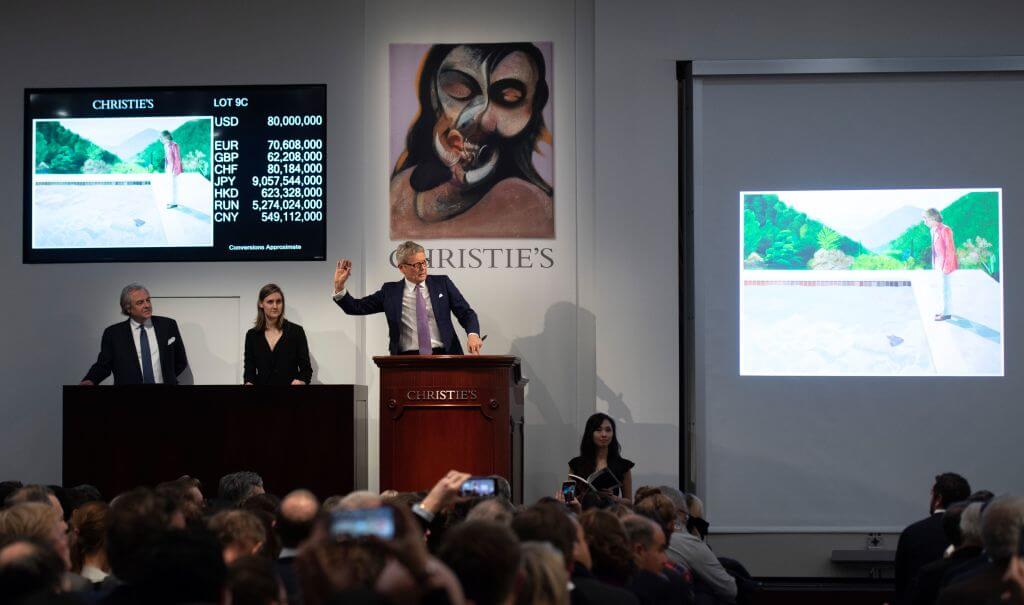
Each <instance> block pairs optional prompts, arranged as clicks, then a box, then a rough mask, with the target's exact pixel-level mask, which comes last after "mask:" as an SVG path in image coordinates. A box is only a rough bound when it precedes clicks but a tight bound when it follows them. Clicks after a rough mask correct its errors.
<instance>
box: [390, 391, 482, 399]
mask: <svg viewBox="0 0 1024 605" xmlns="http://www.w3.org/2000/svg"><path fill="white" fill-rule="evenodd" d="M405 397H406V399H408V400H409V401H472V400H474V399H476V398H477V394H476V389H442V390H434V389H423V390H414V391H409V392H407V393H406V394H405Z"/></svg>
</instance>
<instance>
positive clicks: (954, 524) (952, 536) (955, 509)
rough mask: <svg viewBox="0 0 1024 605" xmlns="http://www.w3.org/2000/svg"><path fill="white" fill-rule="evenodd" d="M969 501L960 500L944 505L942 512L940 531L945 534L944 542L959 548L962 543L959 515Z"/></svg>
mask: <svg viewBox="0 0 1024 605" xmlns="http://www.w3.org/2000/svg"><path fill="white" fill-rule="evenodd" d="M968 504H970V502H968V501H966V500H961V501H959V502H954V503H952V504H950V505H949V506H947V507H946V512H945V513H943V514H942V532H943V533H944V534H945V535H946V542H948V543H950V544H952V545H953V546H954V547H956V548H959V547H960V545H961V544H962V543H963V535H962V534H961V533H960V516H961V515H962V514H963V513H964V509H965V508H967V505H968Z"/></svg>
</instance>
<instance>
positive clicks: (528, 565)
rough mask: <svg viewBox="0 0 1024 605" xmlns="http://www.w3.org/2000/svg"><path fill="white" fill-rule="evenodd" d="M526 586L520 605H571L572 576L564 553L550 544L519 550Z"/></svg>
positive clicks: (531, 544)
mask: <svg viewBox="0 0 1024 605" xmlns="http://www.w3.org/2000/svg"><path fill="white" fill-rule="evenodd" d="M519 555H520V560H519V571H520V574H521V575H522V585H521V586H520V587H519V590H518V594H517V595H516V603H517V604H518V605H568V603H569V572H568V570H567V569H566V566H565V560H564V559H563V557H562V553H560V552H558V551H557V550H556V549H555V547H553V546H552V545H551V544H549V543H547V542H523V543H522V545H521V546H520V549H519Z"/></svg>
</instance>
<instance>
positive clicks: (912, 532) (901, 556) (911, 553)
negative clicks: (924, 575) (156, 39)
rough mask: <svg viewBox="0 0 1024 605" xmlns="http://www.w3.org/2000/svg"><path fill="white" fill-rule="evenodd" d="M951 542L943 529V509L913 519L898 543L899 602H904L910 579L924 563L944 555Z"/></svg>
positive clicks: (897, 585) (897, 584) (897, 576)
mask: <svg viewBox="0 0 1024 605" xmlns="http://www.w3.org/2000/svg"><path fill="white" fill-rule="evenodd" d="M947 546H949V542H947V541H946V534H945V532H943V531H942V513H935V514H933V515H931V516H930V517H928V518H927V519H922V520H920V521H918V522H917V523H912V524H911V525H909V526H907V528H906V529H904V530H903V533H901V534H900V540H899V542H898V543H897V544H896V561H895V563H896V602H897V603H904V602H905V599H906V597H907V590H908V589H909V588H910V582H911V580H913V579H914V576H916V575H917V572H919V571H920V570H921V568H922V567H924V566H925V565H927V564H929V563H931V562H932V561H938V560H939V559H941V558H942V553H943V552H945V550H946V547H947Z"/></svg>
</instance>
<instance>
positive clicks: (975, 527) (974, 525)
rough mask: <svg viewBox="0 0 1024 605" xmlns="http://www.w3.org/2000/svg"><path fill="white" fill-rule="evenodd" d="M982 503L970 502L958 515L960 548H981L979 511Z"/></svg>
mask: <svg viewBox="0 0 1024 605" xmlns="http://www.w3.org/2000/svg"><path fill="white" fill-rule="evenodd" d="M984 507H985V504H984V503H983V502H971V503H970V504H969V505H968V506H967V508H965V509H964V512H963V513H961V514H960V543H961V545H962V546H981V511H982V509H983V508H984Z"/></svg>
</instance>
